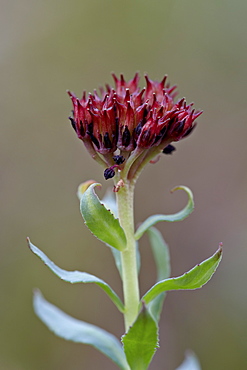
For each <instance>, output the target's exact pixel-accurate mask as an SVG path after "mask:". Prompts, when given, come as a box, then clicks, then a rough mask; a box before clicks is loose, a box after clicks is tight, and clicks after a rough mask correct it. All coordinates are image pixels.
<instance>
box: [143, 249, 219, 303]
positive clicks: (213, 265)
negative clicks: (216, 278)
mask: <svg viewBox="0 0 247 370" xmlns="http://www.w3.org/2000/svg"><path fill="white" fill-rule="evenodd" d="M221 258H222V248H221V247H220V248H219V249H218V250H217V251H216V253H215V254H213V256H211V257H210V258H208V259H206V260H205V261H203V262H202V263H200V264H199V265H196V266H195V267H193V268H192V269H191V270H190V271H188V272H186V273H185V274H183V275H182V276H179V277H176V278H171V279H166V280H162V281H160V282H158V283H156V284H155V285H154V286H153V287H152V288H151V289H149V291H148V292H147V293H146V294H144V296H143V297H142V301H144V302H145V303H146V304H148V303H149V302H151V301H152V300H153V299H155V298H156V297H157V296H158V295H159V294H160V293H162V292H166V291H169V290H194V289H198V288H201V287H202V286H203V285H204V284H206V283H207V282H208V281H209V280H210V279H211V277H212V276H213V274H214V272H215V270H216V269H217V267H218V265H219V263H220V261H221Z"/></svg>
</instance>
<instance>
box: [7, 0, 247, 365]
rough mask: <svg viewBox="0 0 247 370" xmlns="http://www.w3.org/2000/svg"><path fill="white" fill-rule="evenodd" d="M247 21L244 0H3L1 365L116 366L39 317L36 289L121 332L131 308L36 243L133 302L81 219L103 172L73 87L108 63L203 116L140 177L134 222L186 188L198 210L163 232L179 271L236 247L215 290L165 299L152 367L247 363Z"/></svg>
mask: <svg viewBox="0 0 247 370" xmlns="http://www.w3.org/2000/svg"><path fill="white" fill-rule="evenodd" d="M246 14H247V2H246V1H244V0H236V1H235V2H233V1H230V0H224V1H223V0H209V1H198V0H187V1H184V0H176V1H171V0H163V1H158V0H152V1H145V0H142V1H141V0H132V1H130V0H127V1H119V0H115V1H113V0H90V1H89V0H81V1H79V0H72V1H65V0H61V1H58V0H50V1H41V0H38V1H30V0H23V1H18V0H13V1H11V2H10V1H7V0H2V2H1V15H0V17H1V22H0V29H1V54H0V67H1V74H0V86H1V99H0V106H1V135H0V163H1V192H0V199H1V249H0V281H1V290H0V294H1V304H0V317H1V330H0V348H1V350H0V368H1V369H3V370H33V369H35V370H41V369H42V370H43V369H46V370H58V369H59V370H67V369H73V370H77V369H78V370H79V369H99V368H101V369H108V370H111V369H115V368H116V366H115V365H113V364H111V363H110V362H109V360H108V359H106V358H104V357H103V355H101V354H99V353H97V352H96V351H95V350H94V349H92V348H89V347H86V346H81V345H78V344H73V343H67V342H65V341H63V340H61V339H59V338H56V337H55V336H54V335H53V334H52V333H50V332H49V331H48V330H47V329H46V328H45V327H44V325H43V324H42V323H41V322H39V321H38V319H37V318H36V317H35V316H34V313H33V310H32V305H31V299H32V289H33V288H34V287H39V288H40V289H41V291H42V292H43V294H44V295H45V297H46V298H47V299H48V300H50V301H51V302H52V303H54V304H56V305H57V306H60V307H61V309H63V310H64V311H65V312H68V313H69V314H71V315H73V316H75V317H77V318H80V319H82V320H85V321H88V322H90V323H93V324H96V325H99V326H100V327H102V328H104V329H106V330H109V331H112V332H113V333H114V334H116V335H118V336H120V335H121V334H122V332H123V322H122V318H121V315H120V314H119V313H118V312H117V310H115V308H114V306H113V305H112V303H111V302H110V301H109V300H108V299H107V298H106V297H105V296H104V294H103V292H101V291H100V290H99V289H97V287H93V286H78V285H77V286H70V285H69V284H66V283H64V282H62V281H60V280H58V279H57V278H56V277H55V276H53V275H52V273H51V272H50V271H49V270H48V269H47V268H46V267H45V266H44V265H43V264H42V263H40V261H39V260H37V259H36V258H35V256H33V255H32V254H31V253H30V251H29V250H28V248H27V245H26V242H25V237H26V236H30V237H31V239H32V241H33V242H34V243H35V244H36V245H37V246H38V247H40V248H42V249H43V250H44V252H46V253H47V254H48V256H49V257H50V258H52V259H53V260H54V261H55V262H56V263H57V264H59V265H60V266H61V267H63V268H65V269H71V270H72V269H80V270H83V271H86V272H89V273H92V274H95V275H97V276H99V277H101V278H103V279H104V280H106V281H107V282H108V283H111V284H112V286H113V288H114V289H115V290H116V291H117V292H119V294H120V295H121V285H120V282H119V278H118V273H117V271H116V269H115V267H114V263H113V259H112V256H111V254H110V251H109V250H108V248H105V247H104V246H102V245H101V243H100V242H99V241H96V240H94V238H93V236H92V235H91V234H90V233H89V232H88V230H87V229H86V227H85V226H84V225H83V221H82V219H81V216H80V214H79V204H78V201H77V198H76V195H75V193H76V189H77V186H78V185H79V183H81V182H82V181H86V180H87V179H90V178H93V179H95V180H97V181H99V182H104V180H103V174H102V170H101V169H100V168H98V166H97V164H96V163H94V162H93V161H92V160H91V159H90V158H89V156H88V155H87V153H86V151H85V149H84V147H83V144H82V143H81V142H79V140H78V139H77V138H76V136H75V134H74V132H73V130H72V129H71V128H70V124H69V122H68V120H67V117H68V115H69V112H70V110H71V102H70V100H69V98H68V97H67V96H66V92H65V91H66V89H71V90H73V91H75V93H76V94H78V95H79V94H80V93H81V91H82V90H84V89H86V90H87V91H92V90H93V89H94V88H97V87H98V86H100V85H103V84H104V83H105V82H111V76H110V72H111V71H114V72H115V73H117V74H119V73H120V72H123V73H124V74H125V75H126V77H127V78H131V77H132V76H133V75H134V73H135V72H136V70H139V71H140V72H141V74H143V73H144V72H148V73H149V76H150V78H151V79H161V78H162V77H163V75H164V74H166V73H167V74H168V75H169V80H170V81H171V83H172V84H174V83H176V84H178V87H179V91H180V96H183V95H185V96H186V97H187V100H188V101H192V100H194V101H195V106H196V108H197V109H203V110H204V114H203V116H202V117H200V119H199V120H198V121H199V122H198V127H197V128H196V130H195V131H194V133H193V134H192V135H191V136H190V137H189V138H188V139H186V140H184V141H182V142H181V143H178V144H177V145H176V148H177V151H176V152H175V153H174V154H173V155H172V156H170V157H168V156H166V157H165V156H164V157H163V158H162V159H161V160H160V161H159V163H157V164H155V165H150V166H149V167H148V168H147V169H146V171H144V173H143V174H142V177H141V180H140V181H139V183H138V186H137V193H136V207H137V208H136V221H137V222H138V221H143V220H144V219H145V218H146V217H148V216H149V215H151V214H153V213H170V212H173V211H177V210H179V208H181V207H182V206H183V205H184V204H185V202H186V198H185V196H184V195H183V194H177V193H174V194H172V195H171V194H170V193H169V190H170V189H172V188H173V187H174V186H176V185H180V184H183V185H187V186H189V187H191V188H192V190H193V192H194V196H195V204H196V209H195V211H194V213H193V214H192V215H191V216H190V217H189V218H188V219H186V220H185V221H183V222H181V223H176V224H167V225H164V224H162V225H161V226H159V229H160V230H161V231H162V234H163V235H164V237H165V239H166V241H167V242H168V244H169V245H170V248H171V258H172V273H173V275H180V274H181V273H183V272H184V271H186V270H188V269H189V268H191V267H192V266H193V265H194V264H195V263H197V262H199V261H201V260H203V259H205V258H207V257H209V256H210V255H211V254H212V253H213V252H214V251H215V250H216V249H217V246H218V243H219V242H220V241H222V242H223V244H224V258H223V261H222V264H221V267H220V268H219V270H218V271H217V273H216V275H215V276H214V278H213V280H212V281H211V282H210V283H209V284H208V285H207V286H206V287H204V288H203V289H202V290H200V291H196V292H177V293H176V292H171V293H169V294H168V297H167V301H166V304H165V310H164V312H163V315H162V317H161V341H160V345H161V348H160V349H159V351H158V352H157V354H156V355H155V357H154V362H153V364H152V365H151V367H150V369H166V370H172V369H174V368H175V367H176V366H178V365H179V364H180V363H181V361H182V358H183V354H184V351H185V350H186V349H187V348H190V349H192V350H193V351H194V352H195V353H196V354H197V356H198V357H199V359H200V361H201V364H202V367H203V369H204V370H214V369H217V370H232V369H244V368H245V367H246V363H247V347H246V333H247V320H246V312H247V297H246V293H245V291H246V279H247V274H246V258H247V232H246V230H247V228H246V213H247V202H246V188H247V187H246V185H247V184H246V183H247V178H246V177H247V176H246V159H247V146H246V137H247V124H246V82H247V81H246V79H247V77H246V62H247V45H246V31H247V29H246ZM142 83H143V80H142ZM107 184H108V185H109V186H111V180H109V181H108V183H107ZM107 184H105V185H104V188H105V189H106V185H107ZM101 193H102V195H103V191H102V192H101ZM141 243H142V248H141V254H142V270H141V290H142V293H144V292H145V290H146V289H148V288H149V287H150V286H151V285H152V283H153V282H154V280H155V271H154V264H153V261H151V262H150V260H151V252H150V249H149V248H148V245H147V240H146V238H144V239H143V240H142V241H141ZM85 297H87V300H86V302H87V303H85Z"/></svg>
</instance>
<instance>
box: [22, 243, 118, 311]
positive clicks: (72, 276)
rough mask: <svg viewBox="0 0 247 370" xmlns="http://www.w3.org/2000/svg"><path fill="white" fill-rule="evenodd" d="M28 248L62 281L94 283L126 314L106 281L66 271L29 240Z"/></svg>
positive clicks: (89, 275)
mask: <svg viewBox="0 0 247 370" xmlns="http://www.w3.org/2000/svg"><path fill="white" fill-rule="evenodd" d="M27 241H28V246H29V248H30V249H31V251H32V252H33V253H34V254H36V256H38V257H39V258H40V259H41V260H42V261H43V262H44V264H45V265H46V266H48V267H49V269H51V271H52V272H54V274H55V275H57V276H58V277H59V278H60V279H62V280H64V281H67V282H69V283H72V284H75V283H84V284H87V283H94V284H96V285H98V286H99V287H100V288H101V289H103V290H104V292H105V293H106V294H107V295H108V297H109V298H110V299H111V300H112V302H113V303H114V304H115V305H116V306H117V308H118V309H119V311H120V312H124V305H123V303H122V301H121V299H120V298H119V297H118V295H117V294H116V293H115V292H114V290H113V289H112V288H111V287H110V285H108V284H107V283H106V282H105V281H104V280H102V279H99V278H98V277H96V276H94V275H91V274H88V273H86V272H81V271H66V270H63V269H61V268H60V267H58V266H57V265H55V263H54V262H52V261H51V260H50V259H49V258H48V257H47V256H46V255H45V253H44V252H42V251H41V250H40V249H39V248H37V247H36V246H35V245H34V244H32V243H31V242H30V240H29V238H28V239H27Z"/></svg>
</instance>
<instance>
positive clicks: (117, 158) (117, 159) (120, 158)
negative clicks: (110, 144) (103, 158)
mask: <svg viewBox="0 0 247 370" xmlns="http://www.w3.org/2000/svg"><path fill="white" fill-rule="evenodd" d="M112 159H113V160H114V162H115V163H116V164H118V165H119V164H122V163H124V161H125V158H124V157H123V156H122V155H114V157H112Z"/></svg>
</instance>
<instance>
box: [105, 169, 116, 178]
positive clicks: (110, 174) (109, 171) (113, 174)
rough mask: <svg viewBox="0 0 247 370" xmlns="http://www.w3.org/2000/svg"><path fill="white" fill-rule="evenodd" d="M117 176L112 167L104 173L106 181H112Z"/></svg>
mask: <svg viewBox="0 0 247 370" xmlns="http://www.w3.org/2000/svg"><path fill="white" fill-rule="evenodd" d="M114 176H115V171H114V169H113V168H112V167H109V168H106V169H105V171H104V177H105V179H106V180H108V179H111V178H112V177H114Z"/></svg>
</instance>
